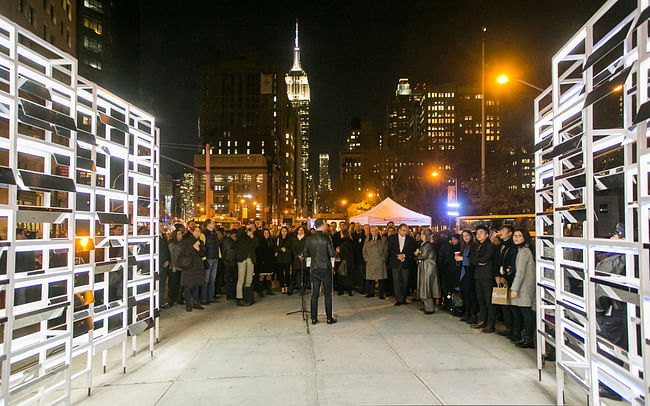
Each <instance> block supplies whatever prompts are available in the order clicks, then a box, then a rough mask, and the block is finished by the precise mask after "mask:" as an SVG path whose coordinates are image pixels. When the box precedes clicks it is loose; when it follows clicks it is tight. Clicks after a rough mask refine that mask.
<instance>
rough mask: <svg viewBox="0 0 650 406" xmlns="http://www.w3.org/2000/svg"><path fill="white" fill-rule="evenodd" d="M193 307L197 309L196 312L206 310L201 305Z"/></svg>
mask: <svg viewBox="0 0 650 406" xmlns="http://www.w3.org/2000/svg"><path fill="white" fill-rule="evenodd" d="M192 307H193V308H195V309H196V310H203V309H205V307H203V306H201V305H200V304H195V305H194V306H192Z"/></svg>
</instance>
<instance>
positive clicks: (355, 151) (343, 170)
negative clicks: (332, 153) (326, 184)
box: [339, 117, 381, 192]
mask: <svg viewBox="0 0 650 406" xmlns="http://www.w3.org/2000/svg"><path fill="white" fill-rule="evenodd" d="M380 148H381V146H380V133H379V132H378V131H377V128H376V127H375V126H374V125H373V124H372V123H371V122H370V121H367V120H361V119H360V118H359V117H354V118H353V119H352V120H351V122H350V133H349V134H348V137H347V139H346V142H345V147H344V148H343V150H342V151H341V152H340V153H339V157H340V177H341V182H342V183H343V184H344V185H345V188H346V189H347V190H353V191H357V192H361V191H362V189H363V187H364V183H363V182H364V179H363V178H364V171H365V170H366V169H367V167H368V164H369V162H368V155H367V154H368V152H369V151H373V150H377V149H380ZM364 161H365V162H364ZM367 176H368V175H367V174H366V175H365V177H367Z"/></svg>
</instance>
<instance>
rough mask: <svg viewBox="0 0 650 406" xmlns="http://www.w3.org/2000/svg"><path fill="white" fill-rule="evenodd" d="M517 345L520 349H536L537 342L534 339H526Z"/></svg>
mask: <svg viewBox="0 0 650 406" xmlns="http://www.w3.org/2000/svg"><path fill="white" fill-rule="evenodd" d="M515 345H516V346H517V347H518V348H535V341H534V340H533V338H532V337H526V338H524V339H523V340H522V341H520V342H518V343H517V344H515Z"/></svg>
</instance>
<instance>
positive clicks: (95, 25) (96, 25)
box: [84, 17, 102, 35]
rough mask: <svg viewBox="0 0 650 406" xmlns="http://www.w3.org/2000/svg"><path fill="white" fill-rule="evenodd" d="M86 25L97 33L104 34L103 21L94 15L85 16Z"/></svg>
mask: <svg viewBox="0 0 650 406" xmlns="http://www.w3.org/2000/svg"><path fill="white" fill-rule="evenodd" d="M84 27H86V28H88V29H89V30H91V31H93V32H95V34H97V35H102V23H101V21H98V20H95V19H94V18H92V17H84Z"/></svg>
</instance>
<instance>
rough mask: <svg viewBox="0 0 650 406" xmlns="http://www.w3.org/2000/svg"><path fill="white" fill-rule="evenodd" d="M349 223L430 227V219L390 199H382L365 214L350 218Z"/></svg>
mask: <svg viewBox="0 0 650 406" xmlns="http://www.w3.org/2000/svg"><path fill="white" fill-rule="evenodd" d="M350 221H351V222H355V223H361V224H370V225H371V226H385V225H386V223H388V222H389V221H392V222H394V223H395V224H401V223H406V224H407V225H409V226H423V225H427V226H430V225H431V217H429V216H425V215H424V214H420V213H417V212H414V211H413V210H409V209H407V208H406V207H403V206H400V205H399V204H397V203H395V201H393V200H392V199H391V198H386V199H384V201H383V202H381V203H379V204H378V205H377V206H375V207H373V208H372V209H370V210H368V211H367V212H365V213H362V214H359V215H358V216H354V217H351V218H350Z"/></svg>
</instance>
